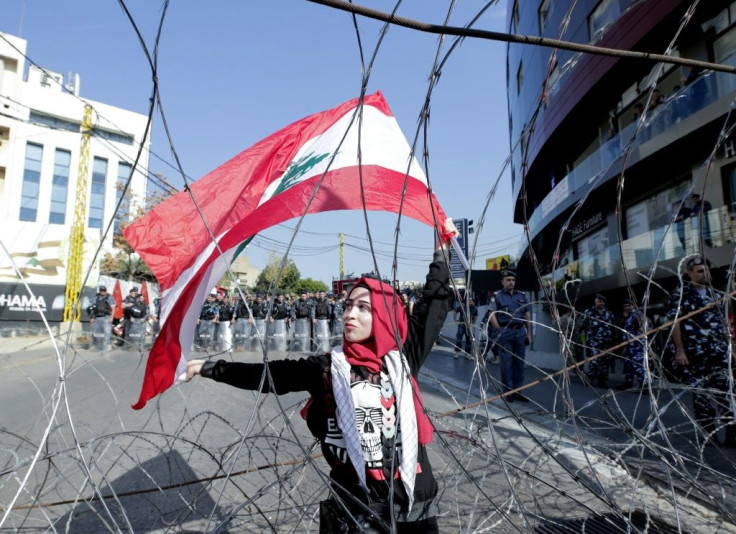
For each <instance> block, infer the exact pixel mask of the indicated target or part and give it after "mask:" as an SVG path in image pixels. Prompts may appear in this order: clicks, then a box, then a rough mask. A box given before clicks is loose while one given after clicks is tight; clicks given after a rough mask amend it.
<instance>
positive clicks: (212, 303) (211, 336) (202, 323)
mask: <svg viewBox="0 0 736 534" xmlns="http://www.w3.org/2000/svg"><path fill="white" fill-rule="evenodd" d="M219 320H220V306H218V304H217V293H215V292H214V291H213V292H212V293H210V294H209V295H207V300H206V301H205V303H204V304H202V309H201V310H200V312H199V319H197V325H198V326H197V335H198V338H199V348H200V349H202V350H208V349H210V348H212V346H213V343H214V341H215V325H216V324H217V322H218V321H219Z"/></svg>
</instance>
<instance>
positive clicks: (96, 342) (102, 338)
mask: <svg viewBox="0 0 736 534" xmlns="http://www.w3.org/2000/svg"><path fill="white" fill-rule="evenodd" d="M111 327H112V325H111V324H110V323H109V322H108V320H107V317H98V318H97V319H95V322H94V323H92V348H93V349H94V350H107V348H108V347H109V346H110V331H111Z"/></svg>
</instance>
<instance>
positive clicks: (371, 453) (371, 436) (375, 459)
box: [350, 381, 383, 468]
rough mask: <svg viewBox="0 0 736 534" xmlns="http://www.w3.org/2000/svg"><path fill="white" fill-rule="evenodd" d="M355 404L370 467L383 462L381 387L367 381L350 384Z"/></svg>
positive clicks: (361, 437) (360, 433) (362, 441)
mask: <svg viewBox="0 0 736 534" xmlns="http://www.w3.org/2000/svg"><path fill="white" fill-rule="evenodd" d="M350 392H351V393H352V396H353V405H354V406H355V424H356V425H357V427H358V434H359V435H360V446H361V448H362V449H363V458H364V459H365V462H366V464H367V466H368V467H369V468H375V467H380V466H381V464H382V463H383V450H382V444H381V426H382V424H383V422H382V421H383V418H382V413H381V387H380V386H379V385H378V384H371V383H370V382H367V381H358V382H354V383H353V384H351V386H350Z"/></svg>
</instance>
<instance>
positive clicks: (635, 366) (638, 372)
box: [621, 309, 647, 389]
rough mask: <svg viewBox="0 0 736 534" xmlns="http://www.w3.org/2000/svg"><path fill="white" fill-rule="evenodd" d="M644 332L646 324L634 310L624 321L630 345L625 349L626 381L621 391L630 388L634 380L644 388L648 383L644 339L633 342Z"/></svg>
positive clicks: (625, 334) (626, 337)
mask: <svg viewBox="0 0 736 534" xmlns="http://www.w3.org/2000/svg"><path fill="white" fill-rule="evenodd" d="M643 332H644V323H643V321H642V319H641V314H640V313H639V311H638V310H636V309H633V310H631V313H630V314H629V316H628V317H627V318H626V320H625V321H624V338H625V339H626V341H628V343H627V344H626V348H625V349H624V379H625V382H624V384H622V386H621V389H623V388H626V387H630V386H632V385H633V383H634V378H636V379H637V380H638V381H639V385H640V386H641V387H642V388H643V387H644V386H646V383H647V374H646V370H645V368H644V339H637V340H636V341H632V340H633V339H634V338H636V337H637V336H639V335H641V334H642V333H643Z"/></svg>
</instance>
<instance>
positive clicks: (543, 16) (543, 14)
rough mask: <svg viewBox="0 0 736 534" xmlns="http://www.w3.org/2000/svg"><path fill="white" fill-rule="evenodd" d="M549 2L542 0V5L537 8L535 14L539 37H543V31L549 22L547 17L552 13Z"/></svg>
mask: <svg viewBox="0 0 736 534" xmlns="http://www.w3.org/2000/svg"><path fill="white" fill-rule="evenodd" d="M550 4H551V2H550V1H549V0H542V4H541V5H540V6H539V11H538V12H537V14H538V16H539V35H544V30H545V28H546V27H547V23H548V22H549V16H550V14H551V13H552V6H551V5H550Z"/></svg>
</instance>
